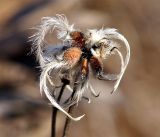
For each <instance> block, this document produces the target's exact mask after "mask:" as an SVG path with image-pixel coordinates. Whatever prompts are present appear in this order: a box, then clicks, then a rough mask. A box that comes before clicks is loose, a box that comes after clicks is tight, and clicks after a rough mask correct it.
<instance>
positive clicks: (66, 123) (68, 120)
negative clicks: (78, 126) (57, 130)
mask: <svg viewBox="0 0 160 137" xmlns="http://www.w3.org/2000/svg"><path fill="white" fill-rule="evenodd" d="M73 107H74V105H73V106H70V107H69V109H68V113H71V112H72V110H73ZM70 122H71V119H69V118H68V117H66V121H65V125H64V129H63V135H62V137H66V135H67V131H68V130H69V125H70Z"/></svg>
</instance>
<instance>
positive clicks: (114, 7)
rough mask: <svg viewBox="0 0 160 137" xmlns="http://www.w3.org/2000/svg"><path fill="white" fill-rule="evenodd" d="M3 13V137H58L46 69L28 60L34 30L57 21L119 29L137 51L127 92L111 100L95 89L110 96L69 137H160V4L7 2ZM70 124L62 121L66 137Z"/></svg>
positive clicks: (83, 107) (90, 107)
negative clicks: (42, 80) (44, 90)
mask: <svg viewBox="0 0 160 137" xmlns="http://www.w3.org/2000/svg"><path fill="white" fill-rule="evenodd" d="M0 8H1V11H0V136H1V137H37V136H38V137H48V136H50V111H51V109H50V107H49V106H48V105H47V103H46V102H44V100H43V99H42V98H41V97H40V95H39V88H38V75H39V71H38V68H36V66H37V65H38V64H36V62H35V58H34V57H33V56H31V55H29V54H28V53H29V51H30V46H31V45H30V43H28V42H27V40H28V36H30V35H31V34H32V30H29V28H31V27H33V26H34V25H35V24H38V23H39V21H40V18H41V17H43V16H54V15H55V14H56V13H63V14H65V15H66V16H67V17H68V18H69V20H70V22H73V23H75V25H76V26H77V27H79V28H83V29H86V28H95V27H96V28H100V27H102V25H104V26H105V27H115V28H117V29H119V30H120V32H121V33H123V34H124V35H125V36H126V37H127V39H128V41H129V43H130V45H131V61H130V64H129V67H128V69H127V71H126V73H125V76H124V78H123V80H122V82H121V85H120V88H119V92H117V93H115V94H112V95H111V94H110V90H111V85H110V84H108V83H106V82H101V83H99V82H98V83H97V82H94V84H95V86H96V87H97V90H102V91H103V92H102V94H101V95H100V97H99V98H96V99H95V98H93V99H92V102H91V104H87V103H86V102H82V103H80V105H79V106H78V108H77V109H76V110H75V113H74V115H77V116H78V115H79V114H82V113H86V116H85V117H84V118H83V119H82V120H81V121H80V122H72V124H71V128H70V130H69V135H68V137H160V93H159V92H160V91H159V89H160V83H159V82H160V80H159V77H160V71H159V70H160V63H159V59H160V47H159V43H160V38H159V33H160V15H159V13H160V2H159V1H158V0H152V1H149V0H141V1H139V0H133V1H131V0H130V1H128V0H98V1H97V0H81V1H80V0H67V2H66V1H65V0H59V1H56V0H46V1H45V0H40V1H38V0H34V1H31V0H28V1H25V0H12V1H9V0H2V1H0ZM51 39H52V40H53V41H54V42H55V38H53V37H51ZM111 64H113V66H115V65H114V63H111ZM112 68H113V67H112ZM108 70H111V68H108ZM36 78H37V80H36ZM42 100H43V101H42ZM63 117H64V115H63V114H60V115H59V119H58V126H57V131H58V133H59V134H60V133H61V130H62V127H63Z"/></svg>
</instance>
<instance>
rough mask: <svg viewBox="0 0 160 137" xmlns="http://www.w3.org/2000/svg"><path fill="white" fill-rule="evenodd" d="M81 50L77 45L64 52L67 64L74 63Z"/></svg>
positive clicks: (78, 57) (78, 58) (77, 59)
mask: <svg viewBox="0 0 160 137" xmlns="http://www.w3.org/2000/svg"><path fill="white" fill-rule="evenodd" d="M81 54H82V51H81V50H80V48H78V47H72V48H70V49H68V50H67V51H65V52H64V60H65V61H66V62H67V63H69V65H71V66H72V65H75V64H76V63H77V62H78V61H79V60H80V57H81Z"/></svg>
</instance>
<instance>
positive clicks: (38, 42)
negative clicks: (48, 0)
mask: <svg viewBox="0 0 160 137" xmlns="http://www.w3.org/2000/svg"><path fill="white" fill-rule="evenodd" d="M73 27H74V25H73V24H72V25H69V23H68V20H67V18H66V17H65V16H64V15H58V14H57V15H56V16H55V17H43V18H42V19H41V23H40V25H38V26H37V27H35V28H34V29H36V30H37V32H36V33H35V34H34V35H32V36H31V37H30V40H31V41H32V42H33V45H34V46H33V48H34V49H35V50H36V54H37V59H38V60H39V62H40V65H41V66H43V65H44V64H45V63H46V60H45V58H44V57H43V48H44V46H45V43H46V42H45V36H46V35H47V33H51V32H53V30H55V29H56V30H57V37H58V38H59V39H62V40H65V38H66V37H67V34H68V33H69V32H72V31H73V30H74V28H73Z"/></svg>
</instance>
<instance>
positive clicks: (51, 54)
mask: <svg viewBox="0 0 160 137" xmlns="http://www.w3.org/2000/svg"><path fill="white" fill-rule="evenodd" d="M35 29H36V30H37V32H36V33H35V34H34V35H33V36H31V37H30V39H31V41H32V42H33V48H34V49H35V50H36V54H37V59H38V60H39V63H40V67H41V69H42V72H41V76H40V91H41V93H42V92H44V93H45V95H46V97H47V98H48V99H49V101H50V102H51V103H52V105H53V106H54V107H56V108H57V109H59V110H61V111H62V112H63V113H65V114H66V115H67V116H68V117H69V118H71V119H73V120H75V121H77V120H80V119H81V118H82V117H83V116H84V115H82V116H80V117H77V118H73V117H72V116H71V115H70V114H68V113H67V112H66V111H65V110H64V106H66V107H69V106H71V105H73V104H75V103H78V102H79V101H80V100H81V98H82V97H83V93H84V91H86V90H87V89H90V90H91V92H92V94H93V95H94V96H98V94H97V93H96V92H95V91H94V89H93V87H92V85H91V84H90V82H89V72H90V70H92V73H93V74H94V76H95V77H96V78H97V79H99V80H111V81H116V82H115V85H114V88H113V91H112V92H114V91H116V89H117V88H118V86H119V83H120V81H121V78H122V76H123V74H124V72H125V70H126V67H127V65H128V62H129V59H130V46H129V44H128V41H127V40H126V39H125V37H124V36H123V35H122V34H120V33H118V32H117V30H116V29H114V28H106V29H103V28H102V29H100V30H97V29H90V30H87V31H86V32H82V31H80V30H78V29H75V28H74V25H73V24H72V25H69V23H68V20H67V18H66V17H65V16H64V15H56V16H55V17H44V18H42V20H41V24H40V25H39V26H37V27H36V28H35ZM54 30H56V31H57V38H58V39H60V40H62V43H61V45H57V46H53V47H52V46H48V44H47V42H46V41H45V36H46V34H47V33H51V32H53V31H54ZM116 40H120V41H122V42H123V43H124V44H123V46H125V47H126V51H127V52H126V57H125V58H124V57H123V56H122V53H121V52H120V50H119V45H118V42H116ZM111 54H117V55H119V57H120V60H121V71H120V73H119V74H104V72H103V63H102V60H105V59H106V58H107V57H109V56H110V55H111ZM56 77H59V78H60V79H64V78H65V79H68V80H69V82H70V83H69V85H68V86H67V87H68V89H69V90H70V91H71V92H72V96H71V97H70V98H69V99H67V100H66V101H65V102H64V103H63V104H61V105H60V104H59V103H57V101H56V98H55V96H54V95H53V94H52V92H51V89H50V88H49V87H50V86H52V87H54V88H56V87H57V86H58V85H57V84H56V83H55V82H53V80H52V79H51V78H53V79H54V78H56ZM87 99H88V100H89V98H87Z"/></svg>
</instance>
